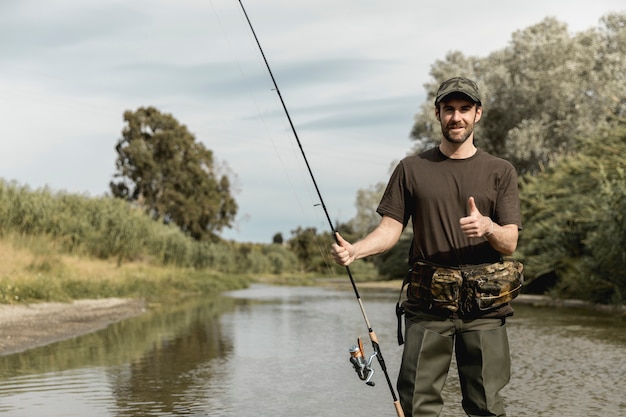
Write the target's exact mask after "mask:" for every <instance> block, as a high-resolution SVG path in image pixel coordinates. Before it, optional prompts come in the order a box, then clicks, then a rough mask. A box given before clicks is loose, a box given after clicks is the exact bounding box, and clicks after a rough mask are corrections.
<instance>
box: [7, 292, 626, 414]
mask: <svg viewBox="0 0 626 417" xmlns="http://www.w3.org/2000/svg"><path fill="white" fill-rule="evenodd" d="M361 296H362V299H363V303H364V306H365V309H366V312H367V314H368V317H369V319H370V322H371V324H372V326H373V328H374V330H375V332H376V334H377V336H378V339H379V342H380V345H381V347H382V350H383V354H384V357H385V360H386V363H387V367H388V369H389V372H390V376H391V378H392V380H393V381H394V383H395V379H396V377H397V370H398V367H399V360H400V355H401V347H399V346H398V345H397V342H396V335H395V329H396V323H395V314H394V303H395V301H396V298H397V292H396V291H389V290H381V289H378V290H369V289H368V290H361ZM515 308H516V315H515V316H514V317H513V318H512V319H510V320H509V325H508V326H509V338H510V342H511V354H512V359H513V375H512V381H511V383H510V384H509V385H508V386H507V387H506V388H505V390H504V392H503V394H504V396H505V398H506V401H507V405H508V408H507V411H508V414H509V415H510V416H596V415H597V416H600V415H602V416H603V415H613V416H617V415H626V412H625V411H624V410H626V400H625V398H626V396H625V395H624V389H623V378H624V375H625V374H626V364H625V361H624V358H625V354H626V332H625V330H626V324H625V322H624V319H623V318H622V317H619V316H616V315H610V314H603V313H594V312H589V311H584V310H573V309H557V308H543V307H542V308H537V307H530V306H525V305H516V306H515ZM357 336H362V337H363V338H364V344H365V348H366V353H371V345H370V343H369V339H368V333H367V329H366V326H365V324H364V320H363V317H362V315H361V312H360V309H359V306H358V304H357V302H356V300H355V297H354V293H353V292H352V291H351V289H350V288H347V289H332V288H318V287H305V288H302V287H271V286H263V285H255V286H253V287H251V288H249V289H246V290H242V291H235V292H231V293H228V294H226V295H224V296H222V297H217V298H213V299H190V300H186V301H184V302H180V303H177V305H172V306H167V305H162V306H156V307H154V308H152V309H150V311H149V312H148V313H146V314H144V315H142V316H139V317H135V318H132V319H128V320H125V321H123V322H120V323H116V324H114V325H111V326H109V327H108V328H107V329H104V330H102V331H99V332H97V333H93V334H89V335H85V336H81V337H77V338H75V339H71V340H67V341H63V342H59V343H56V344H53V345H49V346H45V347H41V348H37V349H33V350H30V351H26V352H22V353H18V354H14V355H9V356H4V357H0V364H1V365H0V415H7V416H12V417H38V416H42V417H43V416H46V417H51V416H59V417H60V416H63V417H72V416H80V417H85V416H87V417H100V416H102V417H109V416H110V417H113V416H115V417H126V416H128V417H138V416H237V417H246V416H273V417H274V416H275V417H281V416H285V417H287V416H289V417H292V416H345V415H352V414H354V415H361V416H394V415H395V410H394V408H393V404H392V398H391V395H390V392H389V389H388V387H387V384H386V382H385V380H384V377H383V374H382V372H381V371H380V367H379V366H378V364H377V363H375V364H374V366H375V369H376V373H375V375H374V378H373V379H374V381H375V382H376V386H375V387H369V386H366V385H365V384H364V383H363V382H362V381H360V380H359V379H358V377H357V375H356V373H355V372H354V371H353V369H352V366H351V365H350V363H349V361H348V358H349V353H348V349H349V348H350V347H351V346H352V345H353V344H355V342H356V338H357ZM445 397H446V401H447V402H446V406H445V408H444V411H443V413H442V416H444V417H451V416H460V415H463V412H462V410H461V408H460V404H459V403H460V391H459V388H458V377H457V376H456V374H455V370H454V368H453V369H452V370H451V372H450V375H449V377H448V381H447V384H446V388H445Z"/></svg>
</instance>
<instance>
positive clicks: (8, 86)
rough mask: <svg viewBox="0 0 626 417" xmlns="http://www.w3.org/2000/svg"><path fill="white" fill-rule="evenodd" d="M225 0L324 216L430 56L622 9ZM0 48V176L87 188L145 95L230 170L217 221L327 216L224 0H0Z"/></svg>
mask: <svg viewBox="0 0 626 417" xmlns="http://www.w3.org/2000/svg"><path fill="white" fill-rule="evenodd" d="M243 4H244V6H245V7H246V10H247V12H248V15H249V17H250V19H251V20H252V24H253V26H254V29H255V31H256V32H257V35H258V37H259V39H260V42H261V45H262V47H263V49H264V52H265V54H266V56H267V58H268V60H269V63H270V66H271V68H272V71H273V72H274V76H275V78H276V80H277V83H278V86H279V88H280V91H281V93H282V96H283V99H284V100H285V102H286V104H287V107H288V109H289V112H290V114H291V117H292V120H293V122H294V124H295V126H296V129H297V132H298V135H299V137H300V140H301V142H302V145H303V148H304V151H305V153H306V154H307V158H308V160H309V163H310V165H311V168H312V170H313V173H314V175H315V177H316V181H317V183H318V186H319V188H320V190H321V193H322V196H323V198H324V202H325V203H326V206H327V208H328V211H329V213H330V215H331V217H332V219H333V220H339V221H347V220H349V219H350V218H351V217H353V216H354V214H355V207H354V202H355V197H356V191H357V190H358V189H360V188H367V187H369V186H370V185H372V184H375V183H377V182H381V181H386V179H387V176H388V173H389V169H390V166H391V164H392V163H393V162H394V161H396V160H398V159H399V158H401V157H402V156H404V155H405V154H406V152H407V151H408V150H409V149H410V147H411V145H412V143H411V141H410V140H409V138H408V136H409V131H410V129H411V126H412V118H413V115H414V114H415V113H416V112H417V111H418V110H419V106H420V105H421V104H422V103H423V102H424V100H425V90H424V87H423V85H424V83H426V82H431V81H432V80H431V79H430V77H429V69H430V66H431V65H432V64H433V63H434V62H435V61H436V60H437V59H443V58H444V57H445V54H446V53H447V52H449V51H452V50H458V51H461V52H462V53H463V54H465V55H466V56H467V55H475V56H480V57H483V56H486V55H488V54H489V53H490V52H492V51H494V50H497V49H501V48H503V47H505V46H506V45H507V44H508V42H509V41H510V38H511V34H512V33H513V32H514V31H516V30H519V29H524V28H526V27H528V26H530V25H533V24H536V23H538V22H540V21H541V20H543V19H544V18H545V17H548V16H552V17H556V18H557V19H558V20H560V21H562V22H565V23H567V24H568V28H569V30H570V31H571V32H578V31H581V30H585V29H588V28H591V27H595V26H597V25H598V21H599V19H600V18H601V17H602V16H603V15H605V14H607V13H608V12H611V11H619V12H624V11H626V6H624V3H623V0H595V1H580V0H578V1H572V0H567V1H566V0H555V1H545V0H541V1H539V0H527V1H525V2H514V3H513V2H505V1H496V0H491V1H481V0H478V1H474V2H467V1H463V2H462V1H458V0H449V1H446V2H434V1H417V0H390V1H381V0H378V1H373V0H342V1H337V0H315V1H306V0H299V1H286V0H266V1H259V0H244V3H243ZM512 4H516V5H517V6H513V5H512ZM522 4H523V5H522ZM0 58H1V59H0V114H1V122H0V138H2V139H1V140H2V143H3V147H2V151H1V152H0V177H2V178H4V179H5V180H9V181H11V180H14V181H17V182H18V183H19V184H21V185H28V186H29V187H31V188H33V189H36V188H41V187H44V186H48V187H49V188H51V189H52V190H56V191H67V192H71V193H81V194H87V195H91V196H100V195H103V194H105V193H107V192H108V184H109V181H111V179H112V176H113V174H114V172H115V158H116V154H115V151H114V146H115V144H116V142H117V140H118V139H119V138H120V132H121V130H122V128H123V121H122V114H123V112H124V111H125V110H136V109H137V108H138V107H141V106H155V107H157V108H158V109H159V110H160V111H162V112H165V113H170V114H172V115H173V116H174V117H175V118H176V119H177V120H178V121H179V122H180V123H182V124H184V125H186V126H187V127H188V129H189V130H190V131H191V132H192V133H193V134H194V135H195V137H196V139H197V140H198V141H201V142H203V143H204V144H205V145H206V146H207V147H208V148H209V149H211V150H213V151H214V154H215V156H216V158H217V159H218V160H219V161H221V162H224V163H226V164H227V165H228V167H229V168H230V170H232V171H233V172H234V173H236V174H237V182H238V191H237V194H236V195H235V198H236V200H237V201H238V203H239V206H240V209H239V215H238V218H237V222H236V225H235V227H234V228H233V229H231V230H227V231H225V232H224V233H223V237H225V238H228V239H235V240H238V241H253V242H270V241H271V239H272V236H273V235H274V234H275V233H277V232H281V233H282V234H283V236H285V237H286V238H287V237H289V236H290V231H291V230H293V229H295V228H296V227H298V226H302V227H316V228H317V229H318V230H328V228H329V226H328V223H327V221H326V218H325V216H324V213H323V211H322V210H321V208H320V207H319V205H317V203H319V201H318V199H317V196H316V193H315V189H314V187H313V184H312V182H311V180H310V177H309V176H308V172H307V171H306V167H305V165H304V163H303V159H302V156H301V154H300V150H299V148H298V147H297V144H296V142H295V139H294V137H293V134H292V133H291V130H290V128H289V125H288V122H287V119H286V117H285V115H284V112H283V109H282V107H281V104H280V101H279V99H278V96H277V95H276V92H275V91H272V88H273V85H272V83H271V79H270V77H269V75H268V73H267V70H266V68H265V64H264V63H263V61H262V58H261V55H260V53H259V51H258V49H257V47H256V44H255V43H254V39H253V37H252V35H251V33H250V29H249V27H248V26H247V22H246V21H245V18H244V16H243V13H242V11H241V8H240V5H239V2H238V1H236V0H99V1H88V2H86V1H80V0H2V1H0Z"/></svg>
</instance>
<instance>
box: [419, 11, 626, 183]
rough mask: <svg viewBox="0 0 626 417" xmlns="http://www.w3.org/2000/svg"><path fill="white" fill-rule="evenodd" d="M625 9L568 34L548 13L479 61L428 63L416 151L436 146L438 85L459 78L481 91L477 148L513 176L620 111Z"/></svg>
mask: <svg viewBox="0 0 626 417" xmlns="http://www.w3.org/2000/svg"><path fill="white" fill-rule="evenodd" d="M624 74H626V14H609V15H607V16H605V17H604V18H603V19H602V20H601V24H600V26H599V27H597V28H595V29H591V30H588V31H585V32H580V33H577V34H573V35H570V34H569V33H568V31H567V27H566V25H565V24H563V23H560V22H558V21H557V20H556V19H554V18H546V19H545V20H544V21H542V22H540V23H539V24H537V25H534V26H531V27H529V28H526V29H524V30H520V31H517V32H515V33H513V36H512V39H511V42H510V44H509V46H508V47H506V48H504V49H503V50H500V51H496V52H493V53H492V54H490V55H489V56H487V57H485V58H478V57H465V56H464V55H463V54H462V53H461V52H451V53H449V54H448V55H447V56H446V58H445V60H443V61H437V62H436V63H435V64H434V65H433V66H432V68H431V75H432V77H433V79H434V80H433V82H432V83H428V84H426V85H425V87H426V89H427V92H428V102H427V103H425V104H424V105H423V106H422V109H421V111H420V113H419V114H417V115H416V118H415V124H414V126H413V130H412V137H413V138H414V139H416V140H417V144H416V150H423V149H425V148H428V147H431V146H433V145H434V144H436V143H438V141H439V139H440V129H439V124H438V122H437V120H436V119H435V117H434V109H433V104H432V103H433V101H434V97H435V93H436V90H437V87H438V85H439V83H440V82H442V81H444V80H445V79H447V78H449V77H452V76H457V75H464V76H467V77H469V78H472V79H475V80H476V81H477V82H478V84H479V86H480V88H481V91H482V94H483V107H484V112H483V119H482V120H481V122H480V123H479V124H478V125H477V129H476V140H477V143H478V145H479V146H480V147H481V148H483V149H485V150H486V151H488V152H491V153H493V154H495V155H498V156H501V157H504V158H505V159H508V160H509V161H511V162H512V163H513V164H514V165H515V166H516V168H517V170H518V172H519V173H526V172H531V173H533V172H537V171H539V170H540V169H541V166H543V165H545V164H547V163H548V162H550V161H552V160H554V159H555V158H557V157H558V156H559V155H561V154H563V153H564V152H566V151H567V150H568V149H571V148H572V147H573V145H574V140H575V138H576V137H581V136H588V135H590V134H591V133H592V132H594V131H595V130H596V129H597V128H603V127H607V126H608V125H610V123H611V122H612V121H613V120H615V118H619V117H623V116H624V115H626V77H624Z"/></svg>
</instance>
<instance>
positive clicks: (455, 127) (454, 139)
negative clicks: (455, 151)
mask: <svg viewBox="0 0 626 417" xmlns="http://www.w3.org/2000/svg"><path fill="white" fill-rule="evenodd" d="M435 115H436V116H437V120H439V123H440V124H441V133H442V134H443V137H444V138H445V139H446V140H447V141H448V142H450V143H453V144H457V145H459V144H462V143H464V142H465V141H466V140H468V139H472V140H473V139H474V125H475V124H476V123H477V122H478V121H479V120H480V117H481V116H482V107H479V106H478V105H476V103H474V102H473V101H469V100H464V99H462V98H453V99H451V100H448V101H446V102H442V103H439V105H438V106H437V108H436V109H435Z"/></svg>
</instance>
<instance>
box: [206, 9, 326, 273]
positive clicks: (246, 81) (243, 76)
mask: <svg viewBox="0 0 626 417" xmlns="http://www.w3.org/2000/svg"><path fill="white" fill-rule="evenodd" d="M209 3H210V4H211V8H212V10H213V14H214V15H215V18H216V20H217V23H218V26H219V27H220V30H221V32H222V34H223V36H224V39H225V40H226V43H227V45H228V47H229V49H230V50H231V51H233V50H235V48H234V47H233V44H232V42H231V39H230V37H229V35H228V33H227V31H226V29H225V26H224V24H223V23H222V19H221V18H220V15H219V13H218V11H217V9H216V7H215V4H214V3H213V0H210V1H209ZM242 19H243V20H244V21H245V20H246V19H245V18H243V17H242ZM246 24H247V23H246ZM252 44H253V47H254V48H256V43H255V40H254V39H253V40H252ZM235 62H236V63H237V70H238V73H239V75H240V77H241V79H242V80H243V82H244V84H245V85H248V86H249V85H250V84H251V82H250V80H249V79H248V77H247V76H246V74H245V72H244V70H243V67H242V65H241V62H240V60H239V59H238V58H237V57H235ZM270 84H271V83H270ZM271 88H272V89H274V88H275V87H274V86H273V85H272V87H271ZM246 90H247V91H250V90H251V88H247V89H246ZM273 97H274V99H275V96H273ZM250 100H251V101H252V103H253V105H254V107H255V108H256V112H257V115H258V117H259V119H260V120H261V123H262V124H263V127H264V130H265V131H266V132H267V135H268V137H269V140H270V143H271V145H272V148H273V149H274V153H275V154H276V156H277V158H278V161H279V163H280V166H281V168H282V170H283V172H284V174H285V176H286V177H287V181H288V182H289V186H290V188H291V189H292V191H293V194H294V196H295V201H296V203H297V205H298V207H299V208H300V211H301V212H302V213H303V214H305V215H307V213H310V211H307V210H305V206H307V207H310V206H313V205H314V204H315V203H316V202H317V201H316V200H315V197H314V196H313V194H311V193H310V192H309V191H308V189H306V188H305V190H307V191H306V198H308V199H309V200H310V201H311V203H310V204H309V205H306V204H304V203H303V202H302V201H301V199H300V198H299V193H298V192H297V190H302V187H296V185H295V182H294V179H293V178H292V177H293V175H292V172H293V170H289V169H288V168H287V164H286V163H285V160H284V159H283V157H282V156H281V152H280V151H279V147H278V146H277V144H276V140H275V137H274V135H273V134H272V132H271V129H270V128H269V127H268V123H267V120H266V117H265V116H264V113H263V112H262V111H261V108H260V106H259V103H258V101H257V100H255V98H254V97H253V95H252V94H250ZM283 120H284V119H283ZM283 127H284V128H285V131H288V130H289V127H288V126H286V125H284V126H283ZM286 142H287V143H288V144H289V149H290V151H291V152H293V153H294V155H292V156H294V157H297V156H298V155H299V150H297V149H296V148H295V146H293V141H292V140H289V141H286ZM294 160H298V159H297V158H294ZM296 168H297V172H298V173H299V174H300V175H301V176H302V179H303V180H307V181H308V174H307V173H306V172H305V170H304V168H303V166H302V164H296ZM296 176H297V175H296ZM314 213H315V214H316V217H317V214H318V213H319V211H318V210H315V211H314ZM317 220H319V217H318V218H317ZM315 223H317V221H315ZM322 223H323V222H322ZM314 237H315V240H314V241H315V243H316V246H317V249H318V251H319V253H320V254H321V256H322V258H323V259H324V261H325V264H327V265H330V264H331V262H332V261H331V260H329V259H328V253H327V252H328V251H324V250H323V248H322V245H321V244H320V242H319V238H318V237H317V236H314ZM284 238H285V239H288V237H287V236H285V237H284ZM328 269H329V272H330V273H331V274H333V271H332V269H331V268H330V267H329V268H328Z"/></svg>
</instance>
